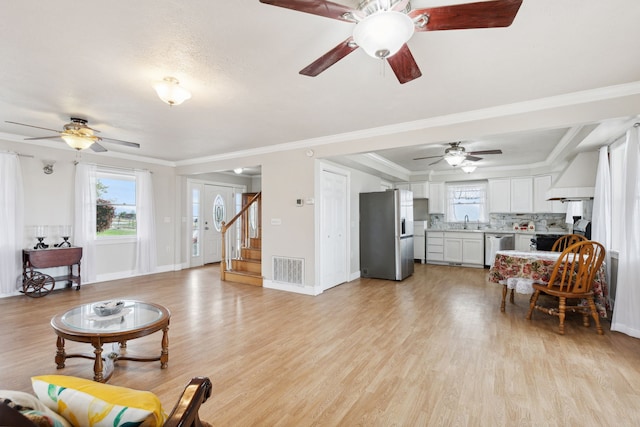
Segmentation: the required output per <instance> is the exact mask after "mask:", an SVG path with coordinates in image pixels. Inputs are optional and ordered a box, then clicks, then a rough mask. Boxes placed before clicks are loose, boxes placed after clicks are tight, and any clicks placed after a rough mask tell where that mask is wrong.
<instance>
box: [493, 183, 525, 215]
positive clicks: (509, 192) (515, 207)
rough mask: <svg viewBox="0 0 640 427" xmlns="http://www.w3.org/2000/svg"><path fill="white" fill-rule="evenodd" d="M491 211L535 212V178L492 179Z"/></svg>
mask: <svg viewBox="0 0 640 427" xmlns="http://www.w3.org/2000/svg"><path fill="white" fill-rule="evenodd" d="M489 212H495V213H530V212H533V178H532V177H530V176H526V177H518V178H504V179H490V180H489Z"/></svg>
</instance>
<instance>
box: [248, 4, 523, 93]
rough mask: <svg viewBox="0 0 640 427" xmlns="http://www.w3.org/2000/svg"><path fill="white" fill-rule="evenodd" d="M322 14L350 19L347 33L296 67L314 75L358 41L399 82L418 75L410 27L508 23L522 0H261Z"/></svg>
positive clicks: (436, 28)
mask: <svg viewBox="0 0 640 427" xmlns="http://www.w3.org/2000/svg"><path fill="white" fill-rule="evenodd" d="M260 2H261V3H265V4H270V5H273V6H279V7H284V8H287V9H293V10H296V11H299V12H306V13H310V14H313V15H319V16H324V17H325V18H331V19H337V20H340V21H344V22H350V23H355V24H356V25H355V27H354V29H353V33H352V35H351V36H350V37H349V38H347V39H346V40H344V41H343V42H341V43H340V44H339V45H337V46H336V47H334V48H333V49H331V50H330V51H329V52H327V53H325V54H324V55H322V56H321V57H320V58H318V59H317V60H315V61H314V62H312V63H311V64H309V65H308V66H307V67H305V68H303V69H302V70H301V71H300V74H303V75H306V76H311V77H315V76H317V75H318V74H320V73H322V72H323V71H324V70H326V69H327V68H329V67H331V66H332V65H333V64H335V63H336V62H338V61H339V60H341V59H342V58H344V57H345V56H347V55H348V54H350V53H351V52H353V51H354V50H356V49H358V47H361V48H363V49H364V50H365V52H366V53H367V54H368V55H370V56H372V57H374V58H380V59H383V60H385V59H386V60H387V62H388V63H389V66H390V67H391V69H392V70H393V72H394V74H395V75H396V77H397V78H398V81H399V82H400V83H401V84H402V83H407V82H410V81H411V80H414V79H416V78H418V77H420V76H421V75H422V73H421V71H420V68H418V64H417V63H416V61H415V59H414V58H413V55H412V54H411V51H410V50H409V47H407V42H408V41H409V39H410V38H411V37H412V36H413V33H414V31H439V30H462V29H469V28H495V27H508V26H509V25H511V23H512V22H513V20H514V19H515V17H516V14H517V13H518V9H520V5H521V4H522V0H492V1H481V2H475V3H465V4H457V5H451V6H437V7H430V8H423V9H412V8H411V3H410V1H409V0H362V1H361V3H360V5H359V7H358V8H357V9H351V8H350V7H348V6H344V5H341V4H337V3H333V2H330V1H326V0H260Z"/></svg>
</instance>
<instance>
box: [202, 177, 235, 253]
mask: <svg viewBox="0 0 640 427" xmlns="http://www.w3.org/2000/svg"><path fill="white" fill-rule="evenodd" d="M234 211H235V209H234V204H233V189H232V188H231V187H222V186H217V185H205V186H204V212H203V220H204V222H203V224H202V255H203V258H204V263H205V264H210V263H213V262H220V261H221V260H222V233H221V226H222V221H225V222H229V220H230V219H232V218H233V215H234V213H233V212H234Z"/></svg>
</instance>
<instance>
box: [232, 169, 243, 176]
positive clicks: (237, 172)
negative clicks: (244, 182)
mask: <svg viewBox="0 0 640 427" xmlns="http://www.w3.org/2000/svg"><path fill="white" fill-rule="evenodd" d="M233 171H234V172H235V173H236V174H238V175H240V174H241V173H242V168H235V169H234V170H233Z"/></svg>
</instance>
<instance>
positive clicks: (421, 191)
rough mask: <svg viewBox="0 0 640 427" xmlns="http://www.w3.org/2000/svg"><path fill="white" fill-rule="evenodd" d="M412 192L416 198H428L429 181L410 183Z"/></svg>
mask: <svg viewBox="0 0 640 427" xmlns="http://www.w3.org/2000/svg"><path fill="white" fill-rule="evenodd" d="M410 188H411V192H412V193H413V198H414V199H428V198H429V183H428V182H412V183H411V185H410Z"/></svg>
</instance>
